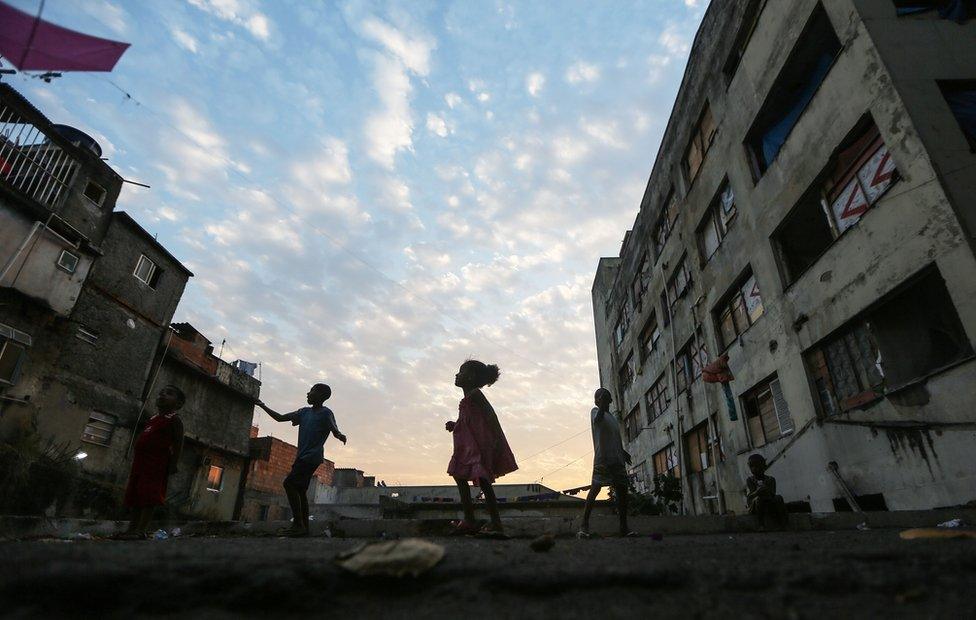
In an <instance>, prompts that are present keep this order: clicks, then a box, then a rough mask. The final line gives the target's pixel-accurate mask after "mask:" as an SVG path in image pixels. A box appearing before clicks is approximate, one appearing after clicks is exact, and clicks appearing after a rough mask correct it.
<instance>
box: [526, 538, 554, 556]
mask: <svg viewBox="0 0 976 620" xmlns="http://www.w3.org/2000/svg"><path fill="white" fill-rule="evenodd" d="M555 546H556V537H555V536H553V535H552V534H543V535H542V536H538V537H536V538H533V539H532V542H530V543H529V547H530V548H531V549H532V550H533V551H536V552H538V553H542V552H544V551H549V550H550V549H552V548H553V547H555Z"/></svg>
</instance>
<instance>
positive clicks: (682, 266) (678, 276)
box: [667, 256, 691, 306]
mask: <svg viewBox="0 0 976 620" xmlns="http://www.w3.org/2000/svg"><path fill="white" fill-rule="evenodd" d="M690 283H691V275H690V274H689V273H688V264H687V261H685V257H684V256H682V257H681V259H680V260H679V261H678V266H677V267H675V268H674V272H673V273H672V274H671V277H670V278H669V279H668V288H667V291H668V298H669V299H670V301H671V306H674V304H675V302H677V301H678V298H680V297H681V296H682V295H684V294H685V291H687V290H688V284H690Z"/></svg>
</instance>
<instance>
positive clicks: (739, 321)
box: [715, 269, 765, 348]
mask: <svg viewBox="0 0 976 620" xmlns="http://www.w3.org/2000/svg"><path fill="white" fill-rule="evenodd" d="M764 312H765V307H764V306H763V301H762V295H761V294H760V293H759V284H757V283H756V276H755V275H753V273H752V270H751V269H750V270H749V272H748V273H747V274H746V276H745V278H743V279H742V280H740V282H739V283H738V284H737V285H736V286H735V287H734V288H733V290H732V292H731V293H729V294H727V295H726V297H725V299H724V300H723V301H722V302H721V303H719V305H718V308H717V310H716V313H715V316H716V318H717V320H718V328H719V329H718V331H719V335H720V337H721V339H722V348H728V347H729V346H731V345H732V343H733V342H735V341H736V340H737V339H738V338H739V336H741V335H742V334H744V333H745V332H746V330H748V329H749V328H750V327H751V326H752V325H753V324H754V323H755V322H756V321H758V320H759V317H761V316H762V315H763V313H764Z"/></svg>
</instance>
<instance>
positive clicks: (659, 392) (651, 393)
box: [644, 372, 671, 424]
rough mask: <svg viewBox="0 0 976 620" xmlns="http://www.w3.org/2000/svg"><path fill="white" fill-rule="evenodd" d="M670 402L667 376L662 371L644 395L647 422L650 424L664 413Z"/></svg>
mask: <svg viewBox="0 0 976 620" xmlns="http://www.w3.org/2000/svg"><path fill="white" fill-rule="evenodd" d="M670 403H671V397H670V396H668V381H667V377H666V376H665V374H664V373H663V372H662V373H661V376H660V377H658V378H657V381H655V382H654V385H652V386H651V389H649V390H648V391H647V393H646V394H645V395H644V404H645V405H646V406H647V423H648V424H650V423H651V422H653V421H654V420H656V419H657V418H659V417H661V416H662V415H664V412H665V411H667V409H668V405H669V404H670Z"/></svg>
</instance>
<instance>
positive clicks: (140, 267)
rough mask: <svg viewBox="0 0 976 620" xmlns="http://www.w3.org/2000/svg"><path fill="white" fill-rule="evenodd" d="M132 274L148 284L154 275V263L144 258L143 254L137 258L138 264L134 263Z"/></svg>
mask: <svg viewBox="0 0 976 620" xmlns="http://www.w3.org/2000/svg"><path fill="white" fill-rule="evenodd" d="M132 273H133V275H134V276H135V277H137V278H139V279H140V280H142V281H143V282H145V283H146V284H149V283H150V282H152V281H153V277H154V276H155V275H156V263H154V262H152V261H151V260H149V259H148V258H146V255H145V254H143V255H142V256H140V257H139V262H138V263H136V270H135V271H134V272H132Z"/></svg>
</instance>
